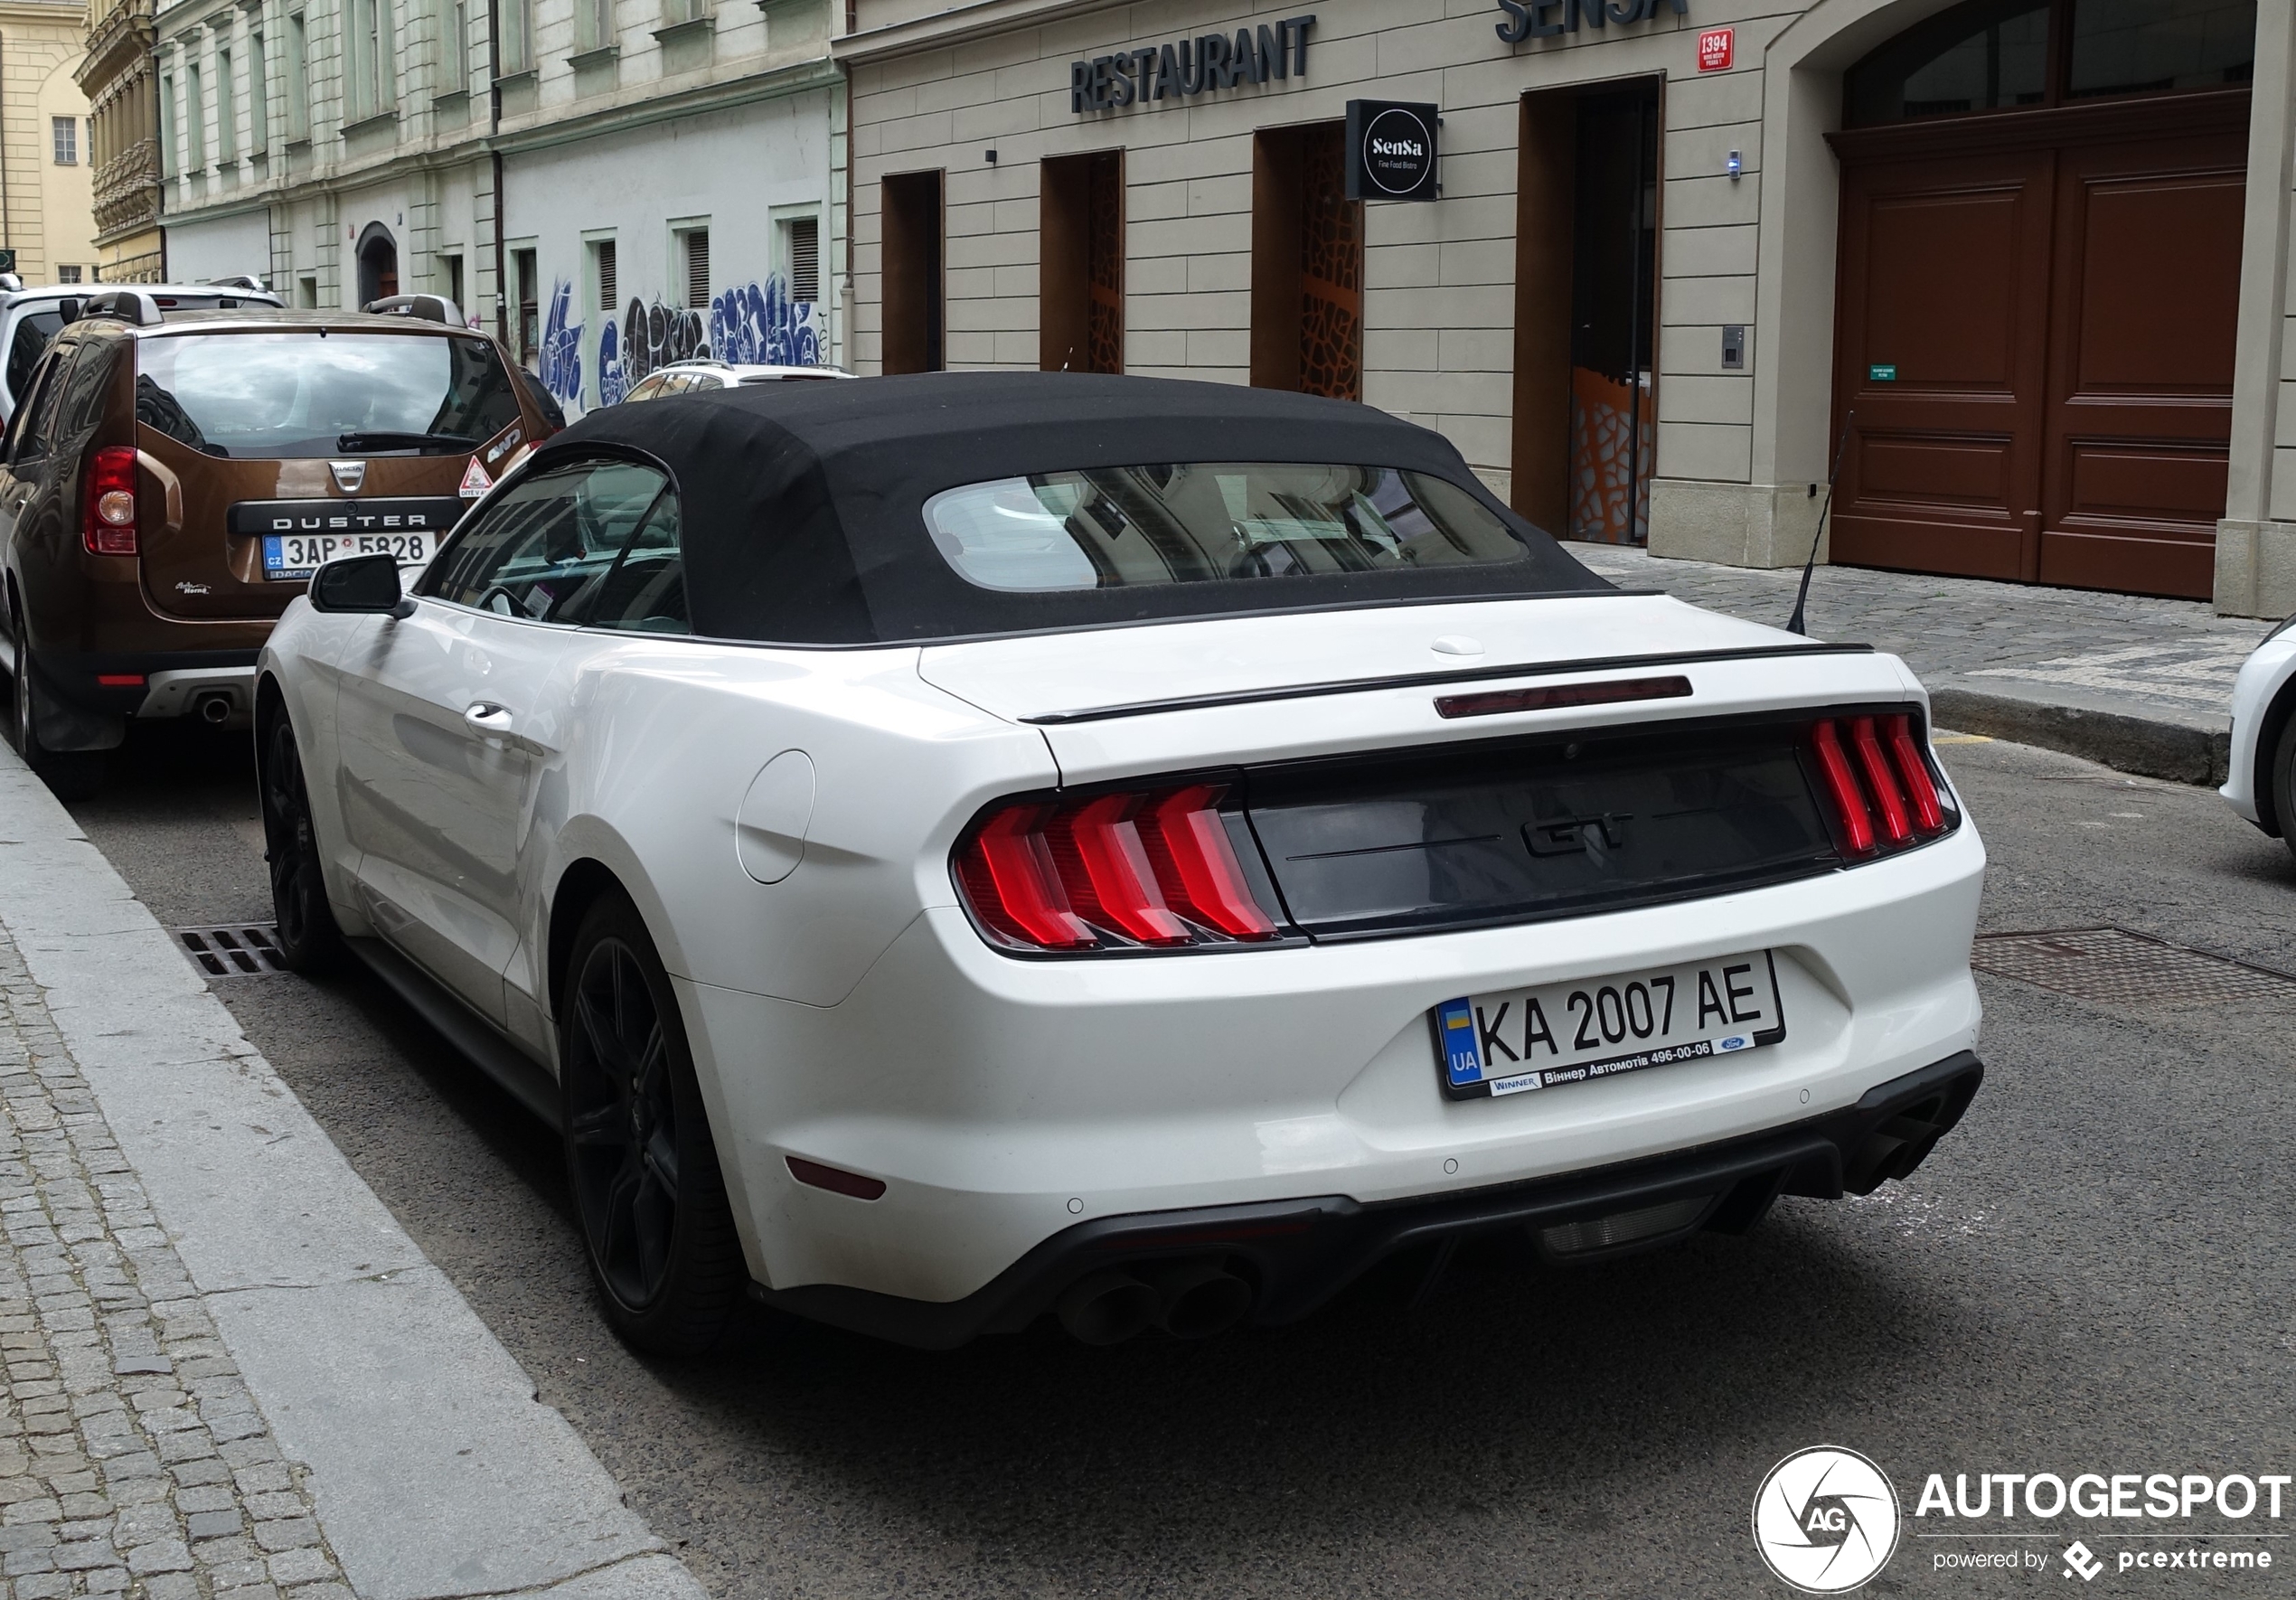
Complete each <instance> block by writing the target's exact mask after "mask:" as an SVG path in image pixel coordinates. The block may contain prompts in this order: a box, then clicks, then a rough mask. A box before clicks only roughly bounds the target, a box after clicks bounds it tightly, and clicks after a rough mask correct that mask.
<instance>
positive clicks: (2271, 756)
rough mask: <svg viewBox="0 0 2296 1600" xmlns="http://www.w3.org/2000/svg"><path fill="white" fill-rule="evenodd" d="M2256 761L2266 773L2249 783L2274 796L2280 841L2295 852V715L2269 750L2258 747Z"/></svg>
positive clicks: (2273, 806) (2257, 775)
mask: <svg viewBox="0 0 2296 1600" xmlns="http://www.w3.org/2000/svg"><path fill="white" fill-rule="evenodd" d="M2256 761H2257V765H2258V766H2259V767H2263V770H2262V771H2260V772H2258V773H2257V774H2256V775H2255V776H2254V777H2253V778H2252V779H2250V780H2249V781H2250V785H2251V787H2252V788H2253V789H2254V790H2257V791H2262V792H2263V793H2264V794H2269V795H2271V796H2272V818H2273V820H2274V821H2275V822H2277V823H2279V824H2280V839H2281V842H2282V843H2283V844H2285V845H2287V846H2288V848H2289V849H2290V850H2291V851H2296V716H2291V717H2290V718H2289V719H2288V720H2287V721H2286V722H2284V723H2282V725H2281V729H2280V737H2279V738H2278V739H2275V740H2273V741H2272V748H2271V749H2270V750H2269V751H2267V750H2264V749H2263V748H2258V750H2257V751H2256Z"/></svg>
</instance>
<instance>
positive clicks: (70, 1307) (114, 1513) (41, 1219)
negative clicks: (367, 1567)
mask: <svg viewBox="0 0 2296 1600" xmlns="http://www.w3.org/2000/svg"><path fill="white" fill-rule="evenodd" d="M0 1235H5V1238H0V1356H5V1360H6V1363H7V1378H8V1387H7V1396H6V1400H5V1416H0V1596H5V1600H47V1597H49V1596H55V1595H128V1596H146V1597H148V1600H192V1597H193V1596H201V1597H213V1596H221V1595H231V1596H234V1597H235V1600H275V1597H277V1596H279V1595H287V1596H292V1597H293V1600H351V1590H350V1589H349V1588H348V1587H347V1586H344V1585H343V1583H342V1581H341V1577H340V1574H339V1572H338V1570H337V1567H336V1565H335V1561H334V1557H333V1556H332V1555H331V1554H330V1553H329V1551H328V1550H327V1548H326V1547H325V1543H324V1542H323V1540H322V1539H321V1537H320V1532H319V1524H318V1522H317V1520H316V1519H315V1516H314V1515H313V1512H312V1509H311V1502H310V1500H309V1497H308V1496H307V1495H306V1493H305V1492H304V1490H303V1486H302V1484H301V1483H300V1482H299V1481H298V1476H297V1473H296V1468H295V1467H294V1466H293V1465H292V1464H289V1463H287V1462H286V1461H283V1460H282V1459H281V1458H280V1454H279V1451H278V1446H277V1445H275V1444H274V1443H273V1442H272V1439H271V1435H270V1432H269V1429H268V1426H266V1424H265V1422H264V1420H263V1417H262V1416H261V1415H260V1414H259V1412H258V1410H257V1408H256V1405H255V1401H254V1398H252V1397H251V1396H250V1395H249V1393H248V1389H247V1386H246V1385H245V1384H244V1383H242V1382H241V1381H240V1375H239V1372H238V1369H236V1368H235V1367H234V1366H233V1365H232V1363H231V1357H230V1356H229V1355H228V1354H227V1353H226V1352H225V1351H224V1349H223V1345H222V1342H221V1340H219V1339H218V1338H217V1336H216V1331H215V1325H214V1323H213V1322H211V1321H210V1320H209V1318H208V1314H207V1311H206V1309H205V1307H204V1306H203V1305H202V1303H201V1301H200V1299H199V1297H198V1296H197V1294H195V1293H194V1292H193V1287H192V1284H191V1280H190V1278H189V1277H188V1276H187V1275H185V1273H184V1270H183V1263H182V1262H181V1261H179V1260H178V1259H177V1258H176V1255H175V1251H174V1248H173V1247H171V1246H170V1245H169V1243H168V1240H167V1236H166V1234H165V1232H164V1231H162V1229H161V1228H160V1227H159V1226H158V1222H157V1219H156V1218H155V1217H154V1215H153V1213H152V1210H151V1208H150V1206H149V1204H148V1203H147V1202H146V1199H145V1195H144V1191H143V1186H142V1185H141V1184H140V1183H139V1182H138V1181H136V1175H135V1173H134V1172H132V1171H131V1170H130V1169H129V1166H128V1163H127V1159H126V1158H125V1157H124V1156H123V1155H122V1154H121V1153H120V1150H119V1146H118V1144H117V1143H116V1142H115V1141H114V1140H113V1138H112V1133H111V1129H110V1127H109V1126H108V1125H107V1124H106V1122H105V1120H104V1116H103V1114H102V1112H101V1111H99V1109H98V1108H97V1106H96V1102H95V1100H94V1098H93V1097H92V1096H90V1094H89V1089H88V1085H87V1083H86V1081H85V1079H83V1078H81V1076H80V1068H79V1067H78V1066H77V1065H76V1064H75V1063H74V1062H73V1061H72V1059H71V1055H70V1054H69V1053H68V1052H67V1050H66V1049H65V1048H64V1044H63V1041H62V1040H61V1037H60V1036H59V1035H58V1033H57V1031H56V1028H55V1025H54V1023H53V1021H52V1020H51V1019H50V1017H49V1015H48V1010H47V1006H46V1004H45V1003H44V1002H43V1001H42V996H41V992H40V989H39V987H38V985H36V984H34V983H33V981H32V978H31V976H30V974H28V973H27V972H26V971H25V970H24V962H23V960H22V959H21V958H20V956H19V955H18V954H17V951H16V947H15V946H14V943H13V942H12V941H10V940H9V938H8V936H7V935H6V933H5V930H0Z"/></svg>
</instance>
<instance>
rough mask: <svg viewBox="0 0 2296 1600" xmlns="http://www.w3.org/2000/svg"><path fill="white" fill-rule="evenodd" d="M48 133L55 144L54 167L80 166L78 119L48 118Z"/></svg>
mask: <svg viewBox="0 0 2296 1600" xmlns="http://www.w3.org/2000/svg"><path fill="white" fill-rule="evenodd" d="M48 131H49V134H50V136H52V138H53V140H54V142H55V146H56V165H58V166H78V165H80V118H77V117H51V118H48Z"/></svg>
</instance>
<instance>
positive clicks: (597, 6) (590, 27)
mask: <svg viewBox="0 0 2296 1600" xmlns="http://www.w3.org/2000/svg"><path fill="white" fill-rule="evenodd" d="M613 42H614V0H574V51H575V53H576V54H578V55H579V54H581V53H582V52H586V51H592V50H602V49H604V48H605V47H606V46H607V45H609V44H611V43H613Z"/></svg>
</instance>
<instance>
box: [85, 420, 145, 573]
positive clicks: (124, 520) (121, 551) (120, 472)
mask: <svg viewBox="0 0 2296 1600" xmlns="http://www.w3.org/2000/svg"><path fill="white" fill-rule="evenodd" d="M80 543H81V544H83V545H85V546H86V547H87V550H88V553H89V555H95V556H132V555H134V554H135V553H136V452H135V451H133V450H131V449H129V448H128V447H127V446H125V445H106V446H105V447H103V448H102V449H100V450H98V451H97V452H96V453H95V454H94V455H93V456H89V458H88V481H87V482H86V483H85V484H84V485H81V488H80Z"/></svg>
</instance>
